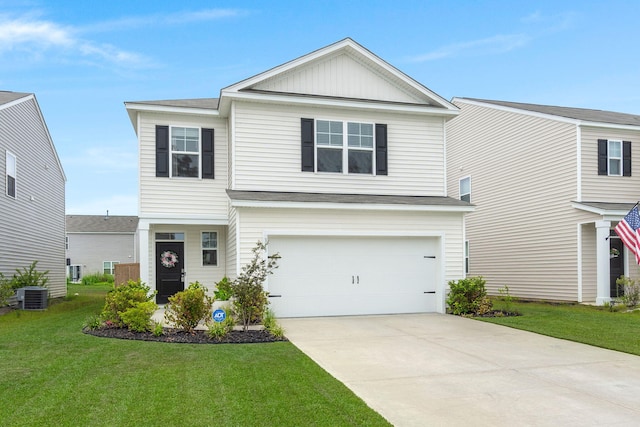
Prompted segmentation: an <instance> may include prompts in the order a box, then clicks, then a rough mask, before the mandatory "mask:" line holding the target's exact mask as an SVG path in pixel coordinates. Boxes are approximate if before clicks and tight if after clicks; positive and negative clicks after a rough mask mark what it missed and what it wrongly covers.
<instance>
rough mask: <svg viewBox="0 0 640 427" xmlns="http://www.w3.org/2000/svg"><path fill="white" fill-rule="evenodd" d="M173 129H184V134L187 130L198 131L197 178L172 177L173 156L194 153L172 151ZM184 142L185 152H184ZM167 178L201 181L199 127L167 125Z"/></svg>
mask: <svg viewBox="0 0 640 427" xmlns="http://www.w3.org/2000/svg"><path fill="white" fill-rule="evenodd" d="M174 129H184V130H185V132H186V130H187V129H197V130H198V176H197V177H196V176H180V175H178V176H173V154H174V153H176V154H194V153H195V151H178V150H175V151H174V150H173V130H174ZM186 148H187V146H186V140H185V150H186ZM169 178H172V179H192V180H195V179H198V180H201V179H202V127H200V126H193V125H189V126H183V125H169Z"/></svg>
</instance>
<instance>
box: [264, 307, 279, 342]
mask: <svg viewBox="0 0 640 427" xmlns="http://www.w3.org/2000/svg"><path fill="white" fill-rule="evenodd" d="M262 325H263V326H264V328H265V329H266V330H267V331H268V332H269V333H270V334H271V335H273V336H274V337H278V338H281V337H283V336H284V329H283V328H282V326H280V324H279V323H278V321H277V320H276V315H275V313H274V312H273V310H269V309H268V308H267V309H266V310H265V311H264V316H263V318H262Z"/></svg>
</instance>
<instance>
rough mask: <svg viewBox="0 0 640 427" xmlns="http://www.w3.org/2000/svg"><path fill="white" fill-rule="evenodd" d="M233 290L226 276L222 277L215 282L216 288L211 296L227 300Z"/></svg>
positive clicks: (219, 299)
mask: <svg viewBox="0 0 640 427" xmlns="http://www.w3.org/2000/svg"><path fill="white" fill-rule="evenodd" d="M232 293H233V290H232V289H231V281H230V280H229V278H228V277H226V276H225V277H223V278H222V280H220V281H219V282H218V283H216V290H215V291H213V296H214V298H215V299H216V301H229V298H231V295H232Z"/></svg>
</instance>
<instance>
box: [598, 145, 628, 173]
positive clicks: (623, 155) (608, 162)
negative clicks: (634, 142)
mask: <svg viewBox="0 0 640 427" xmlns="http://www.w3.org/2000/svg"><path fill="white" fill-rule="evenodd" d="M598 175H609V176H631V141H620V140H614V139H599V140H598Z"/></svg>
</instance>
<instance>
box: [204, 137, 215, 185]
mask: <svg viewBox="0 0 640 427" xmlns="http://www.w3.org/2000/svg"><path fill="white" fill-rule="evenodd" d="M213 137H214V130H213V129H202V178H204V179H213V178H214V177H215V174H214V163H215V155H214V143H213Z"/></svg>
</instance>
